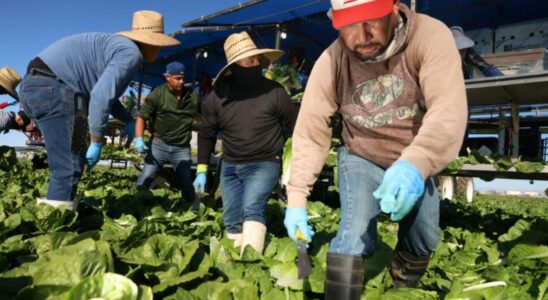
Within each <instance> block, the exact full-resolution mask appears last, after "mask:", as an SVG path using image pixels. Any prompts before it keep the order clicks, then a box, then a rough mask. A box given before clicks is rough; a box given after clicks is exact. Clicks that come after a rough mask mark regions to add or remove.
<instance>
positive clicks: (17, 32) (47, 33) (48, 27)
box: [0, 0, 548, 192]
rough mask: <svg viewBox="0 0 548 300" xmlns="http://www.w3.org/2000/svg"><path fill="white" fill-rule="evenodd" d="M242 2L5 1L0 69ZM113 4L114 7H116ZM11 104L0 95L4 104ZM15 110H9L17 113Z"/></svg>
mask: <svg viewBox="0 0 548 300" xmlns="http://www.w3.org/2000/svg"><path fill="white" fill-rule="evenodd" d="M240 2H246V1H237V0H111V1H105V0H93V1H81V0H54V1H44V0H25V1H2V10H1V11H2V14H1V16H0V28H1V29H0V38H1V42H0V67H2V66H10V67H12V68H13V69H15V70H16V71H17V72H18V73H19V74H20V75H21V76H23V75H24V73H25V70H26V66H27V64H28V62H29V61H30V60H31V59H32V58H33V57H34V56H36V55H37V54H38V53H39V52H40V51H41V50H42V49H44V48H46V47H47V46H48V45H49V44H51V43H53V42H55V41H56V40H58V39H60V38H63V37H65V36H68V35H72V34H76V33H82V32H111V33H115V32H118V31H125V30H130V29H131V21H132V15H133V12H134V11H137V10H155V11H158V12H160V13H161V14H162V15H163V16H164V31H165V32H166V33H172V32H175V31H178V30H180V29H181V24H182V23H184V22H187V21H190V20H194V19H196V18H199V17H201V16H205V15H209V14H212V13H215V12H218V11H220V10H223V9H226V8H229V7H232V6H234V5H237V4H238V3H240ZM113 4H114V5H113ZM4 101H9V102H11V101H12V99H11V98H10V97H9V96H7V95H0V103H1V102H4ZM18 109H19V106H18V105H15V106H11V107H10V108H9V109H8V110H18ZM25 140H26V138H25V136H24V135H23V134H22V133H20V132H17V131H11V132H10V133H8V134H0V145H10V146H24V144H25ZM475 185H476V189H478V190H480V191H487V190H499V191H502V190H510V189H511V190H520V191H538V192H543V191H544V189H545V188H547V187H548V182H546V181H535V183H534V184H533V185H531V184H529V183H528V182H527V181H516V180H494V181H492V182H488V183H487V182H483V181H481V180H479V179H475Z"/></svg>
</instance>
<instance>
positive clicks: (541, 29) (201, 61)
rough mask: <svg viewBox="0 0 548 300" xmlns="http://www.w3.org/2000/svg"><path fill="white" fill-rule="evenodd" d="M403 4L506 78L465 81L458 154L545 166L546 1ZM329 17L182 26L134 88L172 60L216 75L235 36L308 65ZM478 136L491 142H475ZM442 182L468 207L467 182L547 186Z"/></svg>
mask: <svg viewBox="0 0 548 300" xmlns="http://www.w3.org/2000/svg"><path fill="white" fill-rule="evenodd" d="M402 2H403V3H405V4H407V5H408V6H409V7H411V9H413V10H416V11H417V12H419V13H424V14H427V15H430V16H432V17H434V18H437V19H439V20H441V21H442V22H444V23H445V24H446V25H447V26H461V27H462V28H464V29H465V31H466V34H467V35H468V36H470V37H471V38H472V39H473V40H474V41H475V43H476V45H475V46H474V47H475V49H476V51H477V52H478V53H480V54H481V55H482V56H485V58H486V60H488V61H489V63H491V64H495V65H497V67H499V68H501V70H502V71H503V73H505V75H506V76H499V77H491V78H475V79H471V80H467V81H466V90H467V96H468V103H469V107H470V118H469V123H468V124H469V131H468V133H469V134H468V138H469V139H468V141H467V142H468V143H466V144H465V147H464V148H463V152H466V148H467V147H470V148H471V149H473V150H479V149H481V148H482V146H485V147H483V148H484V149H485V148H488V149H489V151H490V152H491V153H493V154H498V155H502V156H505V157H507V158H510V159H512V160H514V161H515V160H517V158H518V157H521V158H523V159H524V160H525V159H539V158H540V159H543V160H546V156H545V155H544V153H546V152H547V149H546V146H545V145H546V144H547V141H543V140H542V134H545V133H548V124H547V120H548V115H547V114H546V112H548V104H547V101H546V99H548V55H547V54H548V52H547V51H546V50H543V48H548V38H547V37H548V35H547V34H546V33H547V32H548V19H546V13H545V12H546V10H548V1H545V0H505V1H485V0H461V1H438V0H402ZM532 7H534V8H535V9H531V8H532ZM328 9H329V1H323V0H320V1H319V0H252V1H247V2H244V3H241V4H239V5H237V6H234V7H232V8H229V9H226V10H223V11H220V12H216V13H213V14H211V15H208V16H203V17H200V18H197V19H195V20H191V21H189V22H185V23H183V24H182V27H183V29H182V30H181V31H178V32H175V33H173V36H175V37H176V38H177V39H178V40H180V41H181V44H182V45H183V46H182V47H178V48H176V49H175V48H170V49H164V50H162V52H161V53H160V57H161V59H159V60H158V61H157V62H156V63H154V64H149V65H146V66H145V67H144V69H143V73H142V74H141V75H139V76H138V78H135V80H138V81H144V84H146V85H149V86H155V85H157V84H159V83H160V82H161V80H162V78H163V77H162V76H161V74H162V72H163V70H164V69H165V64H167V63H168V62H170V61H172V60H173V59H177V60H178V61H181V62H183V63H185V65H187V66H188V67H192V69H193V70H197V71H200V72H207V73H209V74H216V73H217V72H218V70H219V69H220V68H222V67H223V66H224V64H225V60H224V51H223V41H224V40H225V39H226V38H227V37H228V36H229V35H230V34H232V33H234V32H239V31H242V30H247V31H248V32H249V33H250V34H251V35H252V37H253V38H254V39H255V40H256V41H257V42H258V43H259V46H260V47H268V48H272V47H274V48H280V49H283V50H286V52H287V55H285V56H284V57H282V59H281V63H282V64H286V63H288V59H290V58H291V57H292V54H293V53H299V51H296V50H300V53H301V54H302V56H303V60H304V61H306V63H307V64H308V65H313V62H314V61H315V60H316V59H317V57H318V56H319V55H320V54H321V53H322V51H323V50H324V49H325V48H327V47H328V46H329V45H330V44H331V43H332V42H333V40H335V39H336V38H337V35H338V33H337V31H336V30H334V29H333V28H332V26H331V20H329V18H328V17H327V16H326V11H327V10H328ZM205 53H207V54H208V55H205ZM289 62H290V61H289ZM193 73H195V72H193ZM188 79H189V81H193V80H194V79H193V78H192V77H189V78H188ZM493 112H496V113H493ZM448 113H450V112H448ZM486 115H492V116H496V118H493V119H490V118H486V117H485V116H486ZM478 116H481V117H478ZM477 134H489V135H490V136H492V138H490V139H483V140H482V138H481V137H478V136H477ZM441 175H447V176H449V178H447V177H446V178H445V179H443V178H440V179H441V180H440V182H442V184H441V188H442V191H443V190H445V192H443V193H442V194H443V195H444V197H446V198H452V197H453V194H454V193H453V191H454V190H455V189H456V188H457V187H463V188H465V191H466V194H467V198H468V200H469V201H471V200H472V196H473V190H474V189H473V181H472V178H473V177H491V178H513V179H528V180H548V169H547V168H544V169H543V170H540V171H534V172H532V173H523V172H520V171H517V170H516V169H514V168H511V169H509V170H506V171H500V170H496V169H495V168H494V167H493V166H490V165H483V166H473V165H468V164H467V165H465V166H464V167H463V168H462V169H461V170H460V171H458V172H457V173H451V174H441ZM459 178H460V179H459ZM443 182H445V184H443ZM449 187H451V188H449ZM459 190H460V188H459Z"/></svg>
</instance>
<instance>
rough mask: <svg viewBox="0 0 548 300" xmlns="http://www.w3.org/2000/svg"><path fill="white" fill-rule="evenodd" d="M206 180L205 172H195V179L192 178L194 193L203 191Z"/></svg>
mask: <svg viewBox="0 0 548 300" xmlns="http://www.w3.org/2000/svg"><path fill="white" fill-rule="evenodd" d="M206 182H207V173H205V172H204V173H198V174H196V179H194V183H193V185H194V191H195V192H196V193H200V192H202V193H204V192H205V185H206Z"/></svg>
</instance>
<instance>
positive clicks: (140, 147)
mask: <svg viewBox="0 0 548 300" xmlns="http://www.w3.org/2000/svg"><path fill="white" fill-rule="evenodd" d="M147 150H148V147H147V145H145V141H144V140H143V138H142V137H138V138H135V151H136V152H137V153H145V152H146V151H147Z"/></svg>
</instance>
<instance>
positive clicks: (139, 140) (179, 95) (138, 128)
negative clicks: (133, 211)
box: [135, 61, 199, 201]
mask: <svg viewBox="0 0 548 300" xmlns="http://www.w3.org/2000/svg"><path fill="white" fill-rule="evenodd" d="M184 76H185V65H183V64H182V63H180V62H177V61H174V62H171V63H169V64H167V66H166V72H165V73H164V77H165V78H166V83H164V84H162V85H160V86H159V87H157V88H155V89H154V90H153V91H152V93H151V94H149V95H148V96H147V97H146V100H145V101H144V103H143V105H142V106H141V109H140V110H139V115H138V116H137V121H136V125H135V150H136V151H137V152H140V153H143V152H145V151H146V156H145V165H144V167H143V171H142V172H141V175H140V176H139V178H138V179H137V186H144V187H147V188H149V187H150V185H151V184H152V182H153V180H154V178H155V177H156V176H157V174H158V172H159V171H160V168H162V166H163V165H164V164H167V163H170V164H171V166H172V167H173V170H174V171H175V178H176V179H175V180H176V182H177V185H178V186H177V187H178V188H180V189H181V196H182V197H183V198H184V199H185V200H186V201H192V200H193V199H194V189H193V187H192V174H191V170H190V167H191V165H192V159H191V155H190V139H191V137H192V122H193V120H194V116H195V115H196V113H197V111H198V106H199V103H198V96H197V95H196V94H195V93H194V92H193V91H192V90H191V89H190V88H186V87H185V85H184V83H185V81H184ZM145 121H148V122H149V124H150V127H149V128H150V131H151V132H152V142H151V147H150V149H148V147H147V146H146V145H145V143H144V141H143V133H144V131H145V125H146V124H145Z"/></svg>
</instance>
